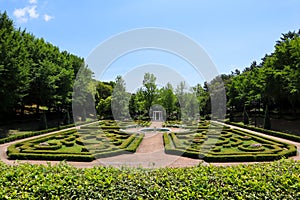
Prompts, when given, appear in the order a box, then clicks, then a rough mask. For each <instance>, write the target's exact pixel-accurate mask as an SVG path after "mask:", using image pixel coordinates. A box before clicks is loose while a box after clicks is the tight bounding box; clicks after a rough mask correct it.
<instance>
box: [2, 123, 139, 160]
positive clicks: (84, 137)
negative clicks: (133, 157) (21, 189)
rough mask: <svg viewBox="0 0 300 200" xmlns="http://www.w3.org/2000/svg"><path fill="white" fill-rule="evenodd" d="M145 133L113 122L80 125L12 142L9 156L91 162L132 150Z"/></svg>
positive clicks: (11, 157) (8, 152) (133, 150)
mask: <svg viewBox="0 0 300 200" xmlns="http://www.w3.org/2000/svg"><path fill="white" fill-rule="evenodd" d="M143 136H144V134H137V133H126V132H124V131H122V130H121V129H120V127H118V126H117V125H116V123H115V122H113V121H106V122H100V123H99V125H89V126H82V127H81V128H80V129H78V130H77V129H75V128H74V129H72V130H69V131H64V132H61V133H56V134H53V135H48V136H42V137H39V138H37V139H31V140H27V141H25V142H20V143H16V144H13V145H11V146H10V147H9V148H8V151H7V154H8V157H9V158H10V159H20V160H23V159H29V160H68V161H92V160H94V159H96V158H103V157H108V156H115V155H120V154H127V153H133V152H135V151H136V149H137V147H138V146H139V144H140V142H141V141H142V139H143Z"/></svg>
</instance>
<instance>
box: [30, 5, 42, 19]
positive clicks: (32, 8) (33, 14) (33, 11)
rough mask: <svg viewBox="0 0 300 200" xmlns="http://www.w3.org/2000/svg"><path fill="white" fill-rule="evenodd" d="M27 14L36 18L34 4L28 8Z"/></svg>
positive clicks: (37, 15)
mask: <svg viewBox="0 0 300 200" xmlns="http://www.w3.org/2000/svg"><path fill="white" fill-rule="evenodd" d="M27 12H28V14H29V17H30V18H38V17H39V14H38V13H37V11H36V6H32V7H31V8H28V11H27Z"/></svg>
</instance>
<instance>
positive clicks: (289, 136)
mask: <svg viewBox="0 0 300 200" xmlns="http://www.w3.org/2000/svg"><path fill="white" fill-rule="evenodd" d="M225 123H227V124H231V125H234V126H238V127H241V128H245V129H249V130H252V131H257V132H261V133H264V134H267V135H272V136H275V137H280V138H284V139H288V140H291V141H295V142H300V136H296V135H292V134H288V133H283V132H279V131H273V130H267V129H263V128H258V127H253V126H246V125H243V124H239V123H234V122H229V121H226V122H225Z"/></svg>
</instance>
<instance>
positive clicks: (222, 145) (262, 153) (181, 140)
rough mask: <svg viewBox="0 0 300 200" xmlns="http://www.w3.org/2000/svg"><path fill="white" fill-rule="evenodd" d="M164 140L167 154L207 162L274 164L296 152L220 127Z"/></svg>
mask: <svg viewBox="0 0 300 200" xmlns="http://www.w3.org/2000/svg"><path fill="white" fill-rule="evenodd" d="M163 139H164V145H165V152H166V153H169V154H175V155H181V156H186V157H191V158H203V160H204V161H206V162H244V161H248V162H249V161H271V160H278V159H280V158H282V157H289V156H294V155H296V152H297V151H296V147H295V146H293V145H289V144H286V143H282V142H279V141H276V140H272V139H267V138H264V137H260V136H257V135H254V134H251V133H248V132H244V131H240V130H235V129H228V128H225V129H224V128H223V129H220V128H219V127H214V128H213V127H211V128H210V129H196V130H194V131H189V132H183V133H165V134H164V135H163ZM202 156H203V157H202Z"/></svg>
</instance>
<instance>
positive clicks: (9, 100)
mask: <svg viewBox="0 0 300 200" xmlns="http://www.w3.org/2000/svg"><path fill="white" fill-rule="evenodd" d="M0 26H1V27H0V37H1V42H0V96H1V105H0V118H1V119H5V120H7V118H8V117H9V116H12V115H14V114H15V113H14V110H18V109H20V110H21V112H23V111H24V107H25V105H33V104H35V105H37V113H38V112H39V107H40V106H47V107H48V109H51V108H56V109H59V110H62V109H69V108H70V107H71V106H70V103H71V99H72V92H73V83H74V79H75V76H76V74H77V72H78V70H79V68H80V67H81V66H82V64H83V59H82V58H79V57H77V56H74V55H72V54H69V53H67V52H66V51H63V52H61V51H59V49H58V47H55V46H53V45H52V44H50V43H48V42H46V41H44V39H42V38H41V39H39V38H36V37H34V36H33V35H32V34H30V33H26V31H22V30H20V29H16V28H14V27H13V22H12V20H10V19H9V18H8V16H7V14H6V13H0ZM21 114H23V113H21Z"/></svg>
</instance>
